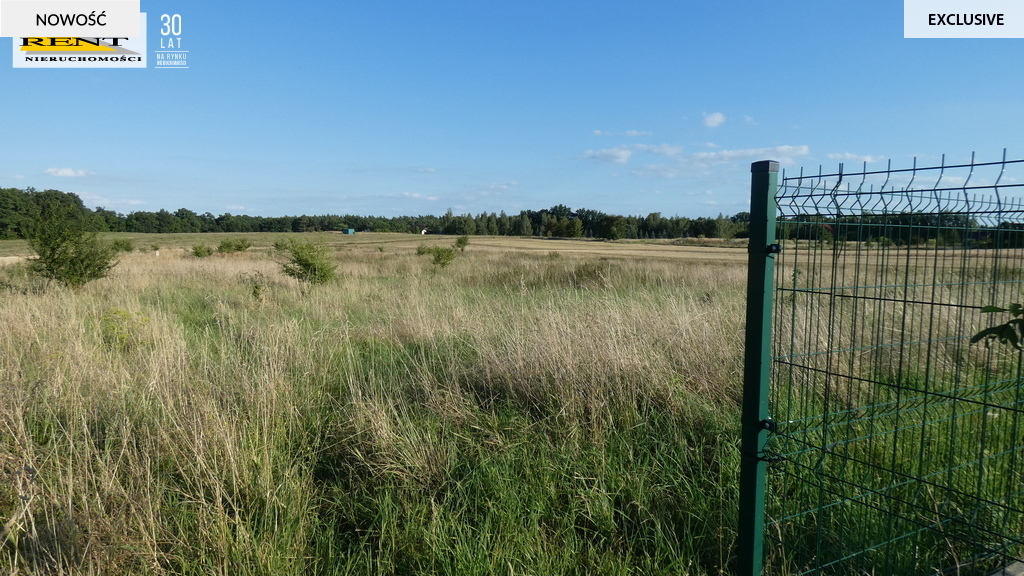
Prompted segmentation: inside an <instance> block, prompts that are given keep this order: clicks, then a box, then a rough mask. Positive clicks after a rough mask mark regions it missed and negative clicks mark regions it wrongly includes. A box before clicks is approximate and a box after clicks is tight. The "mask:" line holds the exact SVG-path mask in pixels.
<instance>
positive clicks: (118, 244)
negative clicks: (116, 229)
mask: <svg viewBox="0 0 1024 576" xmlns="http://www.w3.org/2000/svg"><path fill="white" fill-rule="evenodd" d="M110 248H111V249H112V250H113V251H114V252H131V251H132V250H135V245H133V244H132V241H131V240H126V239H121V240H114V241H113V242H111V243H110Z"/></svg>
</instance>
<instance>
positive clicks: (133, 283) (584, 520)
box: [0, 245, 744, 574]
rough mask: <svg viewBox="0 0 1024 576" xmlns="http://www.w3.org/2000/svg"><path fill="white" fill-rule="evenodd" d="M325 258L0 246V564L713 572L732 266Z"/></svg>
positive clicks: (735, 373)
mask: <svg viewBox="0 0 1024 576" xmlns="http://www.w3.org/2000/svg"><path fill="white" fill-rule="evenodd" d="M334 257H335V258H336V259H337V261H338V263H339V264H340V267H339V273H340V278H339V279H338V280H337V281H335V282H333V283H331V284H329V285H327V286H323V287H308V286H304V285H302V284H300V283H298V282H296V281H294V280H292V279H290V278H287V277H285V276H283V275H282V274H281V273H280V271H279V268H280V266H279V264H278V262H277V261H276V260H275V257H274V255H273V253H272V252H268V251H258V252H253V253H247V254H236V255H216V256H214V257H211V258H206V259H197V258H193V257H191V256H188V255H187V254H186V253H185V251H184V250H182V249H168V248H165V249H162V250H161V255H160V256H159V257H157V256H155V255H154V254H153V253H152V252H150V253H132V254H130V255H127V256H125V257H124V258H123V259H122V262H121V263H120V264H119V265H118V267H117V268H116V269H115V270H114V271H113V274H112V275H111V276H110V277H109V278H107V279H103V280H100V281H97V282H93V283H91V284H89V285H87V286H85V287H84V288H82V289H81V290H79V291H77V292H75V291H69V290H66V289H62V288H60V287H57V286H49V287H46V288H45V289H42V288H41V287H40V286H38V285H36V284H35V283H33V281H31V280H30V279H28V278H27V277H25V276H24V274H23V272H21V271H19V268H18V267H16V266H15V267H5V268H3V269H0V276H2V277H3V281H4V283H3V284H0V287H2V289H3V290H4V293H3V297H2V299H0V326H2V327H3V338H2V339H0V379H2V386H0V470H2V473H3V476H2V477H0V519H4V522H5V526H4V527H3V530H4V532H3V537H2V538H3V544H2V548H0V569H2V570H3V571H5V572H7V573H10V574H42V573H48V574H49V573H53V574H117V573H122V574H138V573H142V574H186V573H188V574H192V573H195V574H209V573H220V574H245V573H253V574H271V573H273V574H282V573H300V572H302V573H307V572H308V573H323V574H327V573H368V572H369V573H438V574H441V573H473V572H477V573H481V574H483V573H494V572H495V571H498V570H501V571H504V572H511V573H581V571H582V572H590V573H593V572H600V573H625V572H627V571H638V570H639V571H643V572H645V573H657V572H663V573H694V574H703V573H718V572H721V571H724V570H726V569H727V566H728V565H729V562H730V554H731V552H730V550H731V548H730V547H731V538H732V524H733V522H734V520H733V519H732V518H731V514H730V513H729V510H730V509H731V508H730V506H731V504H730V501H731V499H732V498H733V497H734V496H733V494H732V492H731V491H732V488H731V486H732V482H733V479H732V478H731V474H732V471H733V469H734V468H735V458H734V455H733V453H732V451H731V448H732V439H731V432H732V428H733V424H732V423H731V417H732V415H733V414H734V405H735V403H736V401H737V395H738V391H737V382H738V380H739V373H740V369H741V368H740V367H741V362H740V348H741V345H740V341H741V334H740V331H741V327H742V326H741V324H742V314H743V298H742V286H743V277H744V270H743V268H742V267H741V266H736V265H735V264H733V263H731V262H717V261H699V262H698V261H693V262H689V261H687V260H685V259H678V258H673V259H666V258H651V259H644V258H642V257H635V256H631V257H629V258H624V257H615V256H610V257H595V256H594V255H593V254H573V253H558V252H552V253H541V254H537V253H524V252H522V251H516V250H514V249H506V248H500V249H499V248H494V249H488V250H478V251H474V247H473V246H472V245H471V246H470V248H469V249H468V250H467V251H466V253H465V254H464V255H460V257H459V258H458V259H457V260H456V262H455V263H454V264H453V265H451V266H450V267H448V268H446V269H444V270H437V269H434V267H432V266H431V264H430V262H429V260H428V259H426V258H420V257H417V256H415V254H414V250H413V249H412V248H405V247H388V249H386V250H377V249H376V246H370V245H366V246H351V247H342V248H341V249H339V250H338V251H336V252H335V255H334Z"/></svg>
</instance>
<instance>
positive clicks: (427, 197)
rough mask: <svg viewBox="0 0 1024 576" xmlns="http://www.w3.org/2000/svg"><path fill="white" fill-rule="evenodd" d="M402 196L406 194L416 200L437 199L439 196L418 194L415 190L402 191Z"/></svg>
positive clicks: (431, 200)
mask: <svg viewBox="0 0 1024 576" xmlns="http://www.w3.org/2000/svg"><path fill="white" fill-rule="evenodd" d="M402 196H405V197H406V198H412V199H414V200H428V201H430V202H433V201H435V200H437V196H425V195H423V194H417V193H415V192H402Z"/></svg>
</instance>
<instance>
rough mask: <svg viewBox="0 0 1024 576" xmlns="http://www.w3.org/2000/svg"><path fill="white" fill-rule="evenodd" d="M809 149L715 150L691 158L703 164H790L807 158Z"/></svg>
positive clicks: (698, 153)
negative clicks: (746, 161) (739, 161)
mask: <svg viewBox="0 0 1024 576" xmlns="http://www.w3.org/2000/svg"><path fill="white" fill-rule="evenodd" d="M810 153H811V149H810V148H809V147H807V146H803V145H801V146H773V147H771V148H746V149H742V150H717V151H715V152H697V153H696V154H694V155H693V158H694V159H696V160H699V161H703V162H711V163H716V162H729V161H733V160H755V159H757V160H762V159H765V158H769V159H772V160H777V161H779V162H781V163H783V164H791V163H793V161H794V159H795V158H796V157H797V156H807V155H808V154H810Z"/></svg>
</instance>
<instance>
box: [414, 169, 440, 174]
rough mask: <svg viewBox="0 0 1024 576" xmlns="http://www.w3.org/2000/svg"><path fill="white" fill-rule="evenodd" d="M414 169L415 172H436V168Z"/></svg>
mask: <svg viewBox="0 0 1024 576" xmlns="http://www.w3.org/2000/svg"><path fill="white" fill-rule="evenodd" d="M416 171H417V172H423V173H426V174H433V173H434V172H437V170H436V169H435V168H419V169H417V170H416Z"/></svg>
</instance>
